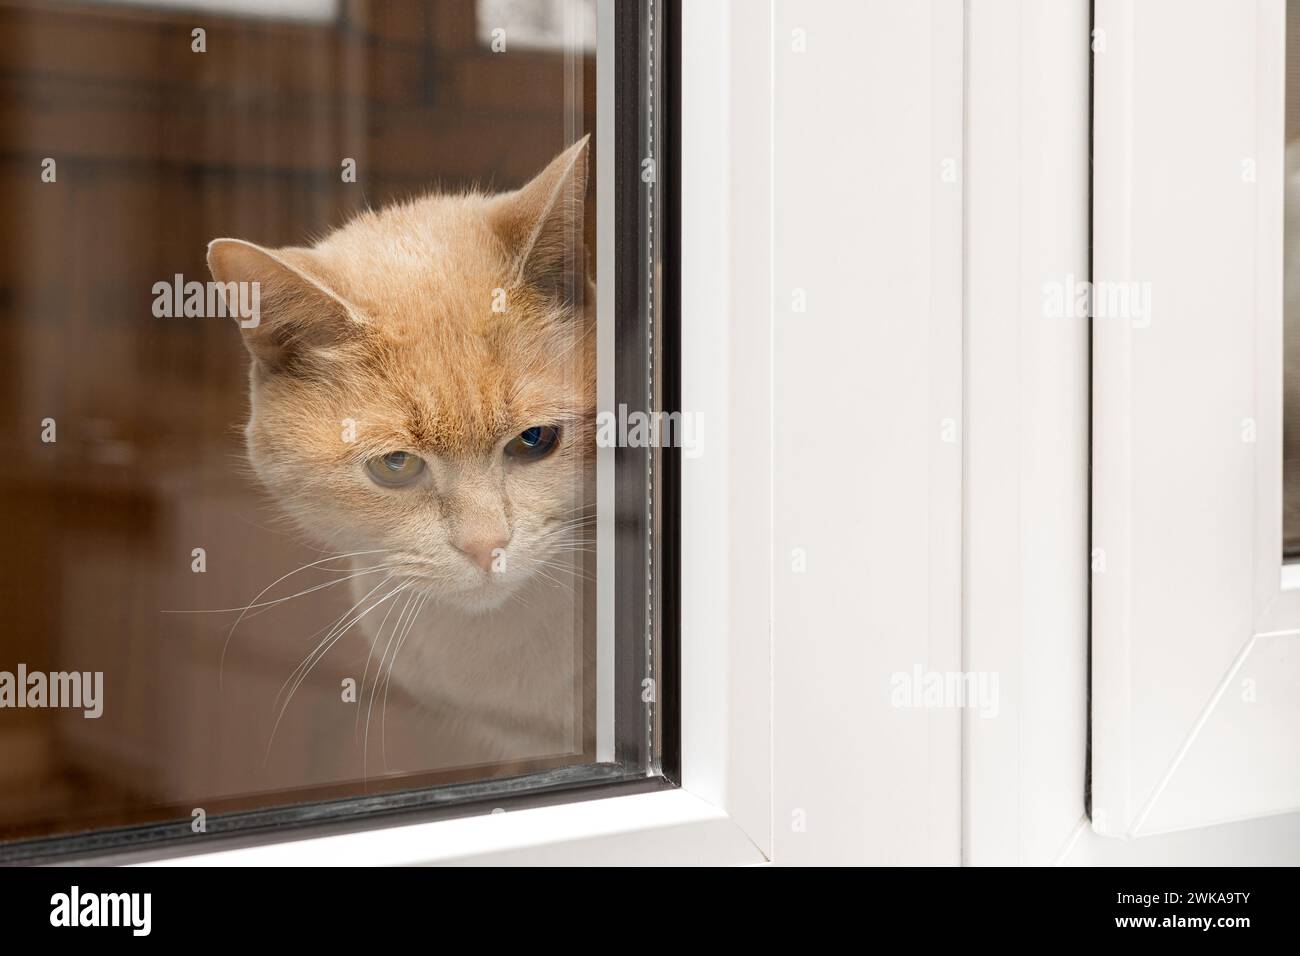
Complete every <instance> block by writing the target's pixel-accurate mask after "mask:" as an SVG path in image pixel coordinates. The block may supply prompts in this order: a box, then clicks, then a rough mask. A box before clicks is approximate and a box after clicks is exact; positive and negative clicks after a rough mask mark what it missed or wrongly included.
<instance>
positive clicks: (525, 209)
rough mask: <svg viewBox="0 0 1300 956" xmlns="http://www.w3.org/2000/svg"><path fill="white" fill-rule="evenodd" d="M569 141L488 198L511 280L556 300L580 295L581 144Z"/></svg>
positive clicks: (583, 251)
mask: <svg viewBox="0 0 1300 956" xmlns="http://www.w3.org/2000/svg"><path fill="white" fill-rule="evenodd" d="M590 139H591V136H590V135H587V136H584V137H583V138H582V139H580V140H578V142H576V143H574V144H573V145H572V146H570V147H569V148H568V149H566V150H565V151H564V152H562V153H561V154H560V155H559V156H557V157H555V159H553V160H551V163H550V165H549V166H547V167H546V168H545V169H544V170H542V171H541V172H540V173H538V175H537V176H536V178H534V179H533V180H532V181H531V182H530V183H528V184H527V185H526V186H524V187H523V188H522V189H519V190H517V191H515V192H513V193H507V194H505V195H504V196H500V197H498V198H497V199H495V200H493V203H492V209H491V212H490V220H491V224H492V228H493V230H494V231H495V232H496V234H497V235H498V236H499V237H500V238H501V240H502V241H503V242H504V243H505V245H506V248H507V249H509V250H510V252H511V255H512V256H513V269H514V272H513V274H512V275H511V279H512V280H513V281H515V282H526V283H529V284H531V285H534V286H537V287H539V288H542V289H544V290H545V291H546V292H547V293H549V294H552V295H555V296H556V297H557V298H559V299H562V300H569V299H571V298H572V297H573V296H574V295H575V294H581V290H582V288H583V283H584V282H585V281H586V266H587V254H586V248H585V245H584V243H583V215H584V207H585V202H586V196H587V152H588V150H587V144H588V140H590Z"/></svg>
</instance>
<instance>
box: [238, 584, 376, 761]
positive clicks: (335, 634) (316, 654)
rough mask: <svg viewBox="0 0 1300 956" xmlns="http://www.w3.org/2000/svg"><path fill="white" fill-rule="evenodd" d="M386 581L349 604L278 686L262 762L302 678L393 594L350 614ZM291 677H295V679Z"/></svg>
mask: <svg viewBox="0 0 1300 956" xmlns="http://www.w3.org/2000/svg"><path fill="white" fill-rule="evenodd" d="M390 580H392V575H391V574H390V575H388V576H387V577H385V578H384V580H382V581H380V582H379V583H378V584H377V585H375V586H374V587H373V588H371V589H370V591H368V592H367V593H366V594H365V595H364V596H363V597H362V598H361V600H359V601H357V603H356V604H354V605H352V607H351V608H349V609H348V610H347V611H346V612H345V613H344V614H343V615H342V616H341V617H340V618H339V620H338V621H337V622H336V623H335V624H334V625H332V626H331V627H330V628H329V632H328V633H327V634H326V635H325V636H324V637H323V638H321V641H320V643H318V644H317V645H316V647H315V648H314V649H313V650H312V651H311V653H309V654H308V655H307V657H306V658H304V659H303V661H302V663H301V664H299V665H298V666H297V667H296V668H294V671H293V673H292V674H290V675H289V677H288V679H287V680H286V681H285V682H284V684H283V685H282V686H281V687H280V691H279V693H277V694H276V695H275V699H276V702H277V703H278V702H279V700H280V697H281V696H282V695H283V696H284V703H283V704H282V705H281V706H280V709H279V713H278V714H277V715H276V718H275V725H274V726H273V727H272V728H271V739H270V740H269V741H267V744H266V756H265V757H264V759H263V762H264V763H265V762H266V761H268V760H270V757H271V747H272V745H274V743H275V735H276V732H277V731H278V730H279V729H280V722H281V721H282V720H283V719H284V715H285V712H286V711H288V709H289V704H290V703H291V702H292V701H293V697H294V694H296V693H297V692H298V688H299V687H301V686H302V683H303V681H305V680H306V679H307V677H308V675H310V674H311V672H312V670H313V669H315V667H316V665H317V664H319V663H320V662H321V661H322V660H323V659H324V658H325V655H326V654H328V653H329V651H330V648H332V647H333V646H334V645H335V644H336V643H337V642H338V640H339V638H341V637H342V636H343V635H344V634H346V633H347V632H348V631H349V630H351V629H352V628H353V627H354V626H355V625H356V624H357V622H358V621H360V620H361V619H362V618H364V617H365V616H366V615H367V614H369V613H370V612H371V611H373V610H374V609H375V608H377V607H378V606H379V605H381V604H383V603H384V602H385V601H387V600H389V599H390V598H391V597H392V596H393V595H394V594H396V593H397V588H394V589H393V590H391V591H389V592H388V593H387V594H385V595H384V596H383V597H381V598H379V599H378V600H377V601H375V602H374V603H373V604H371V605H370V606H369V607H367V608H366V609H365V610H364V611H361V612H360V613H359V614H355V615H353V612H354V611H356V609H357V608H358V607H360V606H361V605H362V604H363V603H364V602H365V601H367V600H368V599H369V598H370V596H371V595H372V594H374V593H375V592H376V591H378V590H380V589H381V588H383V587H384V585H386V584H387V583H388V582H389V581H390ZM345 619H346V620H345ZM317 633H319V632H317ZM295 677H296V678H297V679H296V680H295ZM291 683H292V685H293V686H292V687H291V688H290V689H289V691H288V694H287V695H285V688H287V687H289V685H290V684H291Z"/></svg>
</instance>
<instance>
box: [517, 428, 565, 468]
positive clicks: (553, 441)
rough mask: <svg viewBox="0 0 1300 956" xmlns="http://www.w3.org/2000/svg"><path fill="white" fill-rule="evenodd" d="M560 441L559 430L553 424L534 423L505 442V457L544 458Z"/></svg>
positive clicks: (530, 459)
mask: <svg viewBox="0 0 1300 956" xmlns="http://www.w3.org/2000/svg"><path fill="white" fill-rule="evenodd" d="M559 443H560V430H559V428H557V427H555V426H554V425H534V426H533V427H531V428H525V429H524V430H523V431H521V432H520V433H519V434H518V435H516V436H515V437H514V438H512V439H510V441H508V442H507V443H506V448H505V453H506V457H507V458H518V459H522V460H524V461H537V460H538V459H540V458H545V457H546V456H547V455H549V454H550V453H551V452H553V451H555V448H556V446H557V445H559Z"/></svg>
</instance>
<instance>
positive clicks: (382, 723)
mask: <svg viewBox="0 0 1300 956" xmlns="http://www.w3.org/2000/svg"><path fill="white" fill-rule="evenodd" d="M428 601H429V595H427V594H425V595H422V596H421V598H420V603H419V605H418V606H417V607H416V609H415V613H414V614H413V615H411V622H410V623H409V624H407V626H406V630H405V631H403V632H402V636H401V638H400V639H399V640H398V642H397V647H396V648H394V650H393V656H392V658H391V659H390V660H389V662H388V677H387V678H385V680H384V702H383V705H382V706H381V707H380V709H379V754H380V757H381V758H382V760H383V764H384V770H385V772H387V770H388V691H389V688H391V687H392V686H393V667H394V666H395V665H396V664H397V655H398V654H400V653H402V645H404V644H405V643H406V639H407V638H408V637H410V635H411V630H412V629H413V628H414V627H415V621H416V619H417V618H418V617H419V616H420V612H421V611H423V610H424V605H425V604H426V603H428ZM377 689H378V685H376V690H377ZM371 697H372V698H373V697H374V692H373V691H372V692H371ZM363 761H364V758H363Z"/></svg>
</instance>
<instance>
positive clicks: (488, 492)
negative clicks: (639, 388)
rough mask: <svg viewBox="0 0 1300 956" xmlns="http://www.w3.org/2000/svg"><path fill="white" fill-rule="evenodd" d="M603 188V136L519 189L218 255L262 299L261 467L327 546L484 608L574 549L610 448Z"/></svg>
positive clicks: (256, 438)
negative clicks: (294, 242) (603, 340)
mask: <svg viewBox="0 0 1300 956" xmlns="http://www.w3.org/2000/svg"><path fill="white" fill-rule="evenodd" d="M586 185H587V140H586V139H585V138H584V139H583V140H582V141H580V142H579V143H577V144H575V145H574V146H572V147H571V148H569V149H568V150H566V151H565V152H564V153H562V154H561V155H560V156H558V157H557V158H556V159H555V160H553V161H552V162H551V164H550V165H549V166H547V168H546V169H545V170H543V171H542V172H541V173H540V174H539V175H538V176H537V177H536V178H535V179H533V180H532V181H531V182H529V183H528V184H527V185H526V186H524V187H523V188H522V189H519V190H518V191H516V192H512V193H505V194H498V195H488V194H482V193H465V194H459V195H430V196H426V197H424V198H421V199H418V200H415V201H412V202H408V203H404V204H400V205H395V206H390V207H388V208H385V209H382V210H379V211H373V212H366V213H363V214H361V215H359V216H358V217H357V218H355V219H354V220H352V221H351V222H349V223H348V224H347V225H345V226H343V227H342V228H340V229H338V230H336V231H334V232H333V233H331V234H329V235H327V236H326V237H325V238H324V239H323V240H321V241H320V242H318V243H317V244H315V245H314V246H312V247H310V248H303V247H291V248H280V249H265V248H262V247H260V246H256V245H253V244H252V243H248V242H244V241H241V240H237V239H217V240H215V241H214V242H212V243H211V244H210V245H209V247H208V266H209V269H210V270H211V272H212V275H213V278H214V279H215V280H217V281H218V282H220V283H223V284H227V283H231V282H235V283H254V282H255V283H257V286H256V288H257V289H258V290H259V291H260V296H259V300H260V312H259V314H258V315H257V316H256V317H255V319H256V321H255V323H254V322H253V321H245V322H241V323H240V327H241V329H242V335H243V338H244V343H245V345H246V346H247V348H248V351H249V353H250V355H251V356H252V367H251V370H250V403H251V413H250V417H249V421H248V425H247V428H246V429H245V435H246V442H247V449H248V456H249V460H250V461H251V463H252V465H253V467H254V469H255V471H256V472H257V475H258V476H259V478H260V480H261V481H262V483H263V484H264V485H265V486H266V488H267V489H269V490H270V491H271V492H272V494H273V495H274V497H275V498H276V499H277V501H278V502H279V503H280V506H281V507H282V508H283V509H284V511H285V512H286V513H287V514H288V515H289V516H290V517H291V518H292V519H293V520H294V521H295V522H296V523H297V524H298V526H299V527H300V528H302V529H303V530H304V531H305V532H306V533H307V534H308V535H309V536H310V537H311V538H313V539H314V541H315V542H316V543H317V544H319V545H320V546H322V547H325V548H328V549H330V550H331V551H336V552H340V553H352V552H369V553H368V554H366V555H365V557H364V558H363V559H362V560H363V561H364V562H365V563H366V564H369V565H383V566H385V567H387V568H390V569H391V570H392V573H393V574H394V576H395V577H394V580H401V581H404V582H407V583H408V585H409V586H410V587H412V588H415V589H419V590H422V591H425V592H427V593H429V594H431V595H433V596H435V597H437V598H439V599H442V600H444V601H447V602H450V603H453V604H457V605H459V606H461V607H463V608H466V609H469V610H488V609H491V608H494V607H498V606H500V605H501V604H502V603H504V602H505V600H506V599H507V598H508V597H509V596H510V595H511V594H513V593H516V592H517V591H518V590H519V589H520V588H521V587H522V586H523V585H524V584H525V582H528V581H538V580H539V579H541V580H545V579H547V578H549V577H554V576H556V575H555V573H554V571H553V570H552V571H549V572H548V570H547V569H548V568H550V569H554V568H556V567H558V566H559V565H560V564H562V563H563V559H565V558H572V557H573V549H574V548H575V545H574V543H573V541H574V537H575V534H577V536H578V537H581V532H580V529H581V528H583V527H584V523H585V521H586V520H587V519H588V518H589V511H588V509H589V508H590V506H591V504H592V500H591V496H592V481H591V467H592V462H593V461H594V458H593V455H592V452H593V451H594V447H595V435H594V421H595V323H594V295H593V294H592V293H593V290H592V288H591V286H590V283H589V280H588V276H587V272H586V253H585V250H584V248H583V246H582V235H583V204H584V195H585V192H586ZM226 288H230V287H229V286H226ZM227 294H229V293H227Z"/></svg>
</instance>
